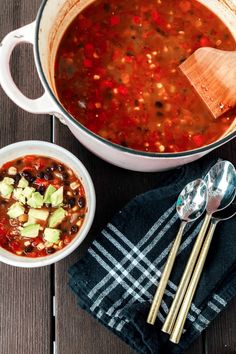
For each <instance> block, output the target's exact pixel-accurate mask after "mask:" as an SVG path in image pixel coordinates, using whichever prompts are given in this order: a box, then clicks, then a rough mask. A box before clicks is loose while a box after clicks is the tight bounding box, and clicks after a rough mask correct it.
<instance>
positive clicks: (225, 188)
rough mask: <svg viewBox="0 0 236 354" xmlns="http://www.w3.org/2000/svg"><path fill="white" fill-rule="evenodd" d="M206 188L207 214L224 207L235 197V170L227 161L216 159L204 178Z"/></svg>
mask: <svg viewBox="0 0 236 354" xmlns="http://www.w3.org/2000/svg"><path fill="white" fill-rule="evenodd" d="M204 180H205V182H206V184H207V188H208V204H207V207H206V210H207V213H208V214H213V213H215V212H216V211H217V210H222V209H224V208H226V207H227V206H228V205H229V204H231V203H232V201H233V200H234V198H235V193H236V188H235V187H236V171H235V167H234V165H233V164H232V163H231V162H229V161H224V160H221V161H218V162H217V163H216V164H215V165H214V166H213V167H212V168H211V169H210V171H209V172H208V173H207V175H206V176H205V178H204Z"/></svg>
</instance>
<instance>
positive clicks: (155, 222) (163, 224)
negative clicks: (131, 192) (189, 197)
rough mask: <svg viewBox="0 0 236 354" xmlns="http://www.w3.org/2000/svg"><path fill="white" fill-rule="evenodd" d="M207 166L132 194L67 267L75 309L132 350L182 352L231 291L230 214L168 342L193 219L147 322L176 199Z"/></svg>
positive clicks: (235, 287) (234, 288)
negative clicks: (177, 332)
mask: <svg viewBox="0 0 236 354" xmlns="http://www.w3.org/2000/svg"><path fill="white" fill-rule="evenodd" d="M213 163H215V161H214V162H212V163H211V164H209V163H208V164H207V163H206V162H204V160H203V161H200V162H195V163H192V164H189V165H187V166H184V167H182V168H181V169H179V173H178V176H177V178H176V179H175V180H172V182H168V181H167V183H168V184H167V185H166V186H164V187H161V188H157V189H154V190H151V191H149V192H147V193H145V194H142V195H139V196H137V197H135V198H134V199H133V200H131V201H130V202H129V203H128V205H126V206H125V207H124V208H123V209H122V210H121V211H119V212H118V213H117V214H116V215H115V216H114V218H113V219H112V221H111V222H110V223H108V224H107V225H106V227H105V228H104V229H103V230H102V232H101V233H100V234H99V235H98V237H97V238H96V239H95V241H94V242H93V244H92V245H91V247H90V248H89V249H88V251H87V253H86V255H85V257H84V258H83V259H82V260H80V261H79V262H78V263H76V264H75V265H74V266H72V267H71V268H70V270H69V272H70V286H71V288H72V289H73V291H74V292H75V294H76V295H77V298H78V304H79V306H80V307H81V308H83V309H85V310H86V311H87V312H89V313H90V314H91V315H92V316H93V317H95V318H96V319H97V320H98V321H100V322H101V323H102V324H103V325H105V326H106V327H107V328H109V329H110V330H112V331H113V332H114V333H115V334H117V335H118V336H119V337H120V338H122V339H123V340H124V341H125V342H126V343H128V344H129V345H130V346H131V347H132V348H133V349H134V350H135V351H136V352H137V353H143V354H159V353H160V354H162V353H166V354H168V353H170V354H177V353H181V352H183V351H184V350H185V349H186V348H187V347H188V346H189V345H190V344H191V343H192V342H193V341H194V340H195V339H196V338H197V337H198V336H199V335H200V333H201V332H202V331H203V330H204V329H205V328H206V327H207V326H208V325H209V323H210V322H211V321H212V320H213V319H214V318H215V317H216V316H217V314H218V313H219V312H221V311H222V310H223V309H224V308H225V307H226V305H227V304H228V302H229V301H230V299H231V298H232V297H233V296H234V295H235V294H236V239H235V229H236V219H231V220H230V221H228V222H225V223H221V224H219V226H218V227H217V229H216V232H215V235H214V238H213V244H212V245H211V249H210V253H209V255H208V258H207V262H206V264H205V267H204V273H203V275H202V277H201V281H200V284H199V286H198V289H197V293H196V296H195V297H194V301H193V304H192V306H191V310H190V312H189V315H188V319H187V321H186V325H185V329H186V331H185V333H184V334H183V336H182V339H181V341H180V344H179V345H174V344H172V343H170V342H169V341H168V336H167V335H166V334H164V333H162V332H161V330H160V329H161V327H162V324H163V322H164V320H165V318H166V315H167V313H168V309H169V307H170V304H171V302H172V300H173V296H174V294H175V291H176V288H177V285H178V283H179V280H180V278H181V274H182V272H183V270H184V267H185V265H186V262H187V259H188V256H189V254H190V252H191V249H192V245H193V242H194V240H195V238H196V236H197V234H198V232H199V229H200V227H201V222H202V220H198V221H196V222H194V223H191V224H189V227H187V229H186V232H185V235H184V237H183V242H182V244H181V247H180V249H179V253H178V257H177V259H176V263H175V266H174V270H173V272H172V274H171V278H170V280H169V282H168V286H167V289H166V292H165V295H164V298H163V301H162V304H161V309H160V312H159V315H158V319H157V321H156V323H155V326H151V325H148V324H147V323H146V318H147V315H148V311H149V309H150V304H151V301H152V299H153V295H154V293H155V290H156V286H157V284H158V282H159V280H160V276H161V272H162V270H163V267H164V265H165V262H166V259H167V256H168V253H169V250H170V248H171V245H172V241H173V239H174V237H175V236H176V233H177V231H178V228H179V225H180V221H179V219H178V216H177V213H176V210H175V203H176V199H177V196H178V194H179V193H180V192H181V190H182V189H183V187H184V186H185V185H186V184H187V183H188V182H190V181H192V180H194V179H195V178H198V177H203V176H204V175H205V174H206V173H207V171H208V170H209V168H210V167H211V165H212V164H213ZM170 176H171V174H170ZM175 176H176V173H175ZM213 250H214V252H213Z"/></svg>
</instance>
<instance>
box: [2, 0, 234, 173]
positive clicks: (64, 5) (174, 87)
mask: <svg viewBox="0 0 236 354" xmlns="http://www.w3.org/2000/svg"><path fill="white" fill-rule="evenodd" d="M230 3H231V2H230ZM235 8H236V5H235ZM235 21H236V15H235V11H234V4H231V5H230V6H229V5H228V2H227V1H218V0H210V1H209V0H199V1H188V0H181V1H176V0H170V1H168V2H167V1H154V0H151V1H149V2H146V3H145V4H144V3H143V2H141V1H140V0H133V2H127V1H125V0H122V1H120V0H119V1H118V0H112V1H109V2H108V1H107V0H96V1H92V0H81V1H78V0H71V1H64V0H59V1H56V0H44V1H43V3H42V5H41V7H40V10H39V12H38V16H37V18H36V21H35V22H33V23H31V24H29V25H27V26H24V27H22V28H20V29H18V30H15V31H13V32H11V33H9V34H8V35H7V36H6V37H5V38H4V40H3V42H2V45H1V47H0V54H1V55H0V65H1V67H2V68H3V69H2V70H1V72H0V83H1V85H2V87H3V89H4V90H5V91H6V93H7V94H8V95H9V97H10V98H11V99H12V100H13V101H14V102H15V103H16V104H18V105H19V106H20V107H22V108H23V109H25V110H27V111H29V112H32V113H53V114H55V115H56V116H57V117H58V118H59V119H60V120H61V121H62V123H64V124H66V125H67V126H68V127H69V129H70V130H71V132H72V133H73V134H74V135H75V137H76V138H77V139H78V140H79V141H80V142H81V143H82V144H83V145H84V146H86V147H87V148H88V149H89V150H91V151H92V152H93V153H95V154H96V155H98V156H99V157H101V158H103V159H104V160H106V161H108V162H110V163H112V164H114V165H117V166H119V167H123V168H126V169H130V170H136V171H161V170H165V169H169V168H173V167H177V166H179V165H183V164H185V163H188V162H191V161H193V160H196V159H198V158H200V157H201V156H203V155H205V154H206V153H208V152H210V151H212V150H213V149H215V148H217V147H219V146H220V145H222V144H224V143H226V142H228V141H229V140H231V139H232V138H233V137H234V136H235V135H236V132H235V124H234V122H235V116H236V112H235V111H231V112H230V113H229V114H227V115H226V116H222V117H220V119H217V120H214V118H213V117H211V115H210V114H209V112H208V111H207V110H206V109H205V108H204V105H203V104H202V103H201V102H200V100H199V98H198V97H197V96H196V95H195V94H194V92H193V89H192V88H191V87H190V85H189V84H188V83H187V80H186V79H185V78H184V77H183V76H181V74H180V73H179V71H178V66H179V65H180V63H181V62H183V61H184V60H185V59H186V58H187V57H188V56H190V55H191V54H192V53H193V52H194V51H195V50H196V49H198V48H200V47H206V46H208V47H209V46H210V47H216V48H219V49H223V50H235V49H236V27H235ZM21 42H30V43H32V44H33V47H34V57H35V63H36V67H37V70H38V74H39V77H40V79H41V82H42V84H43V86H44V89H45V93H44V94H43V96H42V97H40V98H39V99H37V100H30V99H28V98H27V97H25V96H24V95H23V94H22V93H21V92H20V91H19V89H18V88H17V87H16V86H15V84H14V82H13V80H12V77H11V75H10V69H9V58H10V56H11V52H12V50H13V48H14V47H15V46H16V45H18V44H20V43H21ZM205 89H206V90H207V87H205Z"/></svg>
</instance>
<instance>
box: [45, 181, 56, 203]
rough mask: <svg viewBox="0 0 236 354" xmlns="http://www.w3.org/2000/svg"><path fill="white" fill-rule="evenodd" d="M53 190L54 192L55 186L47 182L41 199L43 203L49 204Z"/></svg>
mask: <svg viewBox="0 0 236 354" xmlns="http://www.w3.org/2000/svg"><path fill="white" fill-rule="evenodd" d="M55 192H56V188H55V187H53V186H52V185H51V184H49V186H48V188H47V189H46V192H45V194H44V199H43V201H44V203H46V204H51V195H52V194H53V193H55Z"/></svg>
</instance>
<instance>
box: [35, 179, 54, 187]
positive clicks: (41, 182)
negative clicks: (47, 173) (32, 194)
mask: <svg viewBox="0 0 236 354" xmlns="http://www.w3.org/2000/svg"><path fill="white" fill-rule="evenodd" d="M34 184H36V185H37V186H40V185H43V186H45V187H47V186H48V185H49V184H50V181H45V179H42V178H37V179H36V180H35V181H34ZM51 184H52V183H51Z"/></svg>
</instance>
